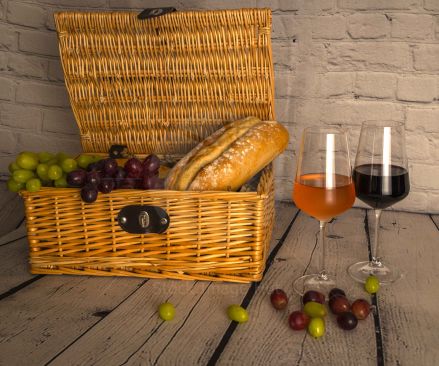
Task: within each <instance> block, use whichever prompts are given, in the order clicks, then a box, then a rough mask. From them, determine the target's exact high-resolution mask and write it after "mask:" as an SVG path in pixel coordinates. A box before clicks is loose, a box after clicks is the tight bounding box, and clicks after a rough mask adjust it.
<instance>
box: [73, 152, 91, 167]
mask: <svg viewBox="0 0 439 366" xmlns="http://www.w3.org/2000/svg"><path fill="white" fill-rule="evenodd" d="M76 162H77V163H78V165H79V167H80V168H82V169H87V167H88V165H89V164H91V163H92V162H93V156H91V155H84V154H82V155H79V156H78V157H77V158H76Z"/></svg>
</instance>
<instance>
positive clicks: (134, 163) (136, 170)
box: [124, 158, 143, 178]
mask: <svg viewBox="0 0 439 366" xmlns="http://www.w3.org/2000/svg"><path fill="white" fill-rule="evenodd" d="M124 168H125V171H126V173H127V175H128V177H131V178H139V177H141V176H142V173H143V167H142V163H141V162H140V160H139V159H136V158H131V159H129V160H128V161H127V162H126V163H125V167H124Z"/></svg>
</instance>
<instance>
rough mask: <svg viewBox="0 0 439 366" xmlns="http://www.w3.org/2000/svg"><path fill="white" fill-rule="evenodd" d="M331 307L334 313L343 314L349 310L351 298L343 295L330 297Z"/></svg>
mask: <svg viewBox="0 0 439 366" xmlns="http://www.w3.org/2000/svg"><path fill="white" fill-rule="evenodd" d="M329 308H330V309H331V311H332V313H333V314H341V313H344V312H346V311H349V309H350V304H349V300H348V299H347V298H346V297H344V296H341V295H338V296H332V297H331V298H330V299H329Z"/></svg>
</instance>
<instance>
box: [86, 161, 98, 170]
mask: <svg viewBox="0 0 439 366" xmlns="http://www.w3.org/2000/svg"><path fill="white" fill-rule="evenodd" d="M98 170H99V166H98V163H90V164H88V166H87V171H88V172H92V171H98Z"/></svg>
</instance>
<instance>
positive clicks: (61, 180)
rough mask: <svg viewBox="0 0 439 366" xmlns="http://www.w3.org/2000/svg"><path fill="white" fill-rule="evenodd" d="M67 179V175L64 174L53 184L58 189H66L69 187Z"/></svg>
mask: <svg viewBox="0 0 439 366" xmlns="http://www.w3.org/2000/svg"><path fill="white" fill-rule="evenodd" d="M66 177H67V175H66V174H63V175H62V177H61V178H59V179H57V180H55V181H54V182H53V185H54V186H55V187H56V188H66V187H67V180H66Z"/></svg>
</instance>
